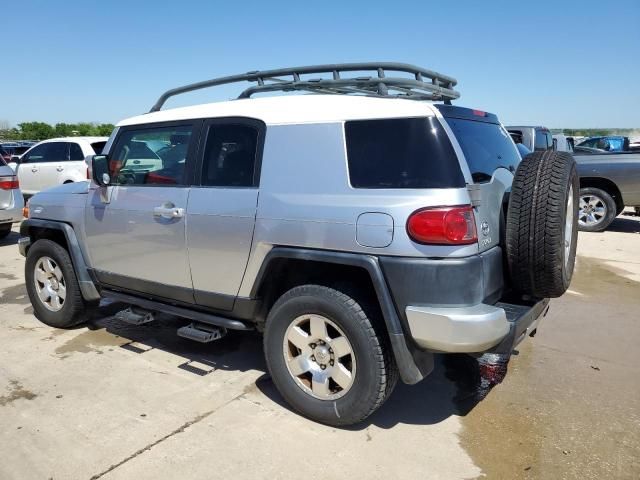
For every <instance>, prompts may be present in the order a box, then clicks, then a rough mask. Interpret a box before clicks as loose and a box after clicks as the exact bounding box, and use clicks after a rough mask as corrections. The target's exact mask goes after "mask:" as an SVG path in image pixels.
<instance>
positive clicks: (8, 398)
mask: <svg viewBox="0 0 640 480" xmlns="http://www.w3.org/2000/svg"><path fill="white" fill-rule="evenodd" d="M8 387H9V388H8V390H9V394H8V395H2V396H0V407H4V406H6V405H9V404H11V403H13V402H15V401H16V400H20V399H22V400H33V399H34V398H36V397H37V396H38V395H36V394H35V393H33V392H31V391H29V390H27V389H25V388H24V387H23V386H22V384H21V383H20V382H19V381H18V380H10V381H9V385H8Z"/></svg>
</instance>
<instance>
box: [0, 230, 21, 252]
mask: <svg viewBox="0 0 640 480" xmlns="http://www.w3.org/2000/svg"><path fill="white" fill-rule="evenodd" d="M19 238H20V234H19V233H18V232H15V231H13V232H11V233H10V234H9V235H7V236H6V237H4V238H3V239H0V247H6V246H11V245H17V244H18V239H19ZM17 248H18V247H16V249H17Z"/></svg>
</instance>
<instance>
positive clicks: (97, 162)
mask: <svg viewBox="0 0 640 480" xmlns="http://www.w3.org/2000/svg"><path fill="white" fill-rule="evenodd" d="M91 174H92V177H93V181H94V182H96V183H97V184H98V185H100V186H101V187H106V186H108V185H109V184H110V183H111V174H110V172H109V157H108V156H107V155H93V156H92V157H91Z"/></svg>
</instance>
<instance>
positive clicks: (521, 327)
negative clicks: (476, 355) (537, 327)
mask: <svg viewBox="0 0 640 480" xmlns="http://www.w3.org/2000/svg"><path fill="white" fill-rule="evenodd" d="M548 305H549V299H548V298H543V299H539V300H534V301H532V302H530V303H529V304H526V305H519V304H512V303H506V302H498V303H496V305H495V306H496V307H499V308H503V309H504V311H505V313H506V314H507V320H508V321H509V333H508V334H507V336H506V337H504V338H503V339H502V341H501V342H500V343H499V344H498V345H496V346H495V347H493V348H492V349H491V350H490V351H489V353H511V352H512V351H513V349H514V348H515V347H516V346H517V345H518V344H519V343H520V342H521V341H522V340H523V338H524V335H525V334H526V333H527V330H528V329H529V328H530V327H531V325H532V324H533V323H534V322H535V321H536V320H537V319H538V318H539V317H540V315H546V314H547V311H548ZM529 333H531V332H529Z"/></svg>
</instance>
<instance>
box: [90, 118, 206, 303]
mask: <svg viewBox="0 0 640 480" xmlns="http://www.w3.org/2000/svg"><path fill="white" fill-rule="evenodd" d="M201 123H202V121H201V120H198V121H186V122H176V123H173V122H172V123H162V124H148V125H140V126H131V127H122V128H120V130H119V131H118V136H117V137H116V139H115V141H114V143H113V146H112V148H111V149H110V151H109V163H110V170H111V172H110V173H111V178H112V185H111V186H109V187H97V186H96V185H93V184H92V187H91V189H90V191H89V195H88V206H87V209H86V218H85V230H86V242H87V249H88V253H89V257H90V261H91V265H92V268H93V269H94V270H95V274H96V276H97V278H98V280H99V281H100V282H101V283H102V284H104V285H106V286H108V287H111V288H117V289H124V290H125V291H131V292H133V293H138V294H148V295H151V296H153V297H154V298H159V299H167V300H174V301H179V302H183V303H193V301H194V299H193V285H192V282H191V275H190V272H189V261H188V255H187V245H186V220H187V219H186V209H187V203H188V199H189V193H190V191H191V187H190V185H191V184H192V180H193V159H194V156H195V153H196V150H197V145H198V135H199V129H200V125H201Z"/></svg>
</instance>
